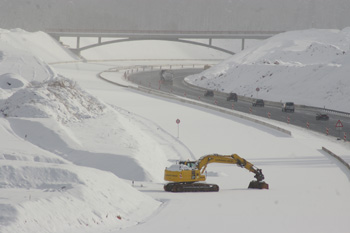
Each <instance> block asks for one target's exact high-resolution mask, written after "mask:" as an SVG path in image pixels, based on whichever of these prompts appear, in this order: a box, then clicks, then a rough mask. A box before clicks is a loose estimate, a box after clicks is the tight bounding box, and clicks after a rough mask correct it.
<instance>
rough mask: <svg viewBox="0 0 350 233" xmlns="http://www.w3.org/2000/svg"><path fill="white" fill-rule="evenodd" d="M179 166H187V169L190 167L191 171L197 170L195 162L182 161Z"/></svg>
mask: <svg viewBox="0 0 350 233" xmlns="http://www.w3.org/2000/svg"><path fill="white" fill-rule="evenodd" d="M179 164H183V165H186V166H187V167H189V168H191V169H195V168H196V162H195V161H180V162H179Z"/></svg>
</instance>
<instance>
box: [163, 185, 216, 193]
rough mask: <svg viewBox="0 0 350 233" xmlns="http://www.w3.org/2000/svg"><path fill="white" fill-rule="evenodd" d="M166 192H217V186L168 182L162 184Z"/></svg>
mask: <svg viewBox="0 0 350 233" xmlns="http://www.w3.org/2000/svg"><path fill="white" fill-rule="evenodd" d="M164 190H165V191H167V192H218V191H219V186H218V185H216V184H205V183H168V184H165V185H164Z"/></svg>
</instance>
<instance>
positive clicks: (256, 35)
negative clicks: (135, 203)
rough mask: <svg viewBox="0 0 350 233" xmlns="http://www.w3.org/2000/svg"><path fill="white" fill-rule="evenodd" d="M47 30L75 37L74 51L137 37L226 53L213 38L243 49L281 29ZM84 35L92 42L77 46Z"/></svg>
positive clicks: (53, 33) (62, 35)
mask: <svg viewBox="0 0 350 233" xmlns="http://www.w3.org/2000/svg"><path fill="white" fill-rule="evenodd" d="M45 32H46V33H48V34H50V35H51V36H52V37H54V38H55V39H57V40H58V41H60V38H61V37H75V38H76V48H71V50H72V51H73V52H75V53H76V54H80V52H81V51H83V50H87V49H91V48H95V47H98V46H103V45H107V44H114V43H121V42H128V41H140V40H163V41H174V42H181V43H188V44H194V45H199V46H204V47H208V48H212V49H215V50H219V51H222V52H225V53H228V54H234V52H232V51H229V50H226V49H223V48H220V47H217V46H214V45H213V44H212V41H213V40H214V39H240V40H242V46H241V48H242V50H243V49H244V43H245V40H246V39H257V40H261V39H267V38H269V37H271V36H273V35H276V34H278V33H281V32H282V31H167V30H118V31H114V30H78V29H76V30H74V29H69V30H67V29H46V30H45ZM83 37H90V38H91V37H96V38H97V40H96V41H97V42H96V43H95V44H91V45H87V46H83V47H81V46H80V39H81V38H83ZM102 38H116V39H115V40H108V41H102ZM196 39H208V43H201V42H198V41H194V40H196Z"/></svg>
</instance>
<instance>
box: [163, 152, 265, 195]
mask: <svg viewBox="0 0 350 233" xmlns="http://www.w3.org/2000/svg"><path fill="white" fill-rule="evenodd" d="M209 163H227V164H236V165H237V166H239V167H242V168H245V169H247V170H249V171H250V172H253V173H254V174H255V176H254V177H255V178H256V180H253V181H251V182H250V183H249V186H248V188H252V189H269V185H268V184H267V183H265V182H264V181H263V180H264V179H265V177H264V175H263V173H262V171H261V169H258V168H257V167H255V166H254V165H253V164H251V163H250V162H248V161H247V160H245V159H243V158H241V157H239V156H238V155H237V154H232V155H218V154H211V155H205V156H202V157H201V158H200V159H198V160H197V161H180V162H179V163H177V164H174V165H171V166H170V167H168V168H165V172H164V180H166V181H170V183H167V184H165V185H164V190H165V191H168V192H217V191H219V186H218V185H216V184H207V183H201V182H198V181H205V179H206V176H205V175H204V172H205V169H206V168H207V166H208V164H209Z"/></svg>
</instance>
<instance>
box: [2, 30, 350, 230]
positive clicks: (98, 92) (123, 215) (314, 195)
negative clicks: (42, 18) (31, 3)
mask: <svg viewBox="0 0 350 233" xmlns="http://www.w3.org/2000/svg"><path fill="white" fill-rule="evenodd" d="M304 33H306V32H304ZM301 34H302V33H301ZM306 34H307V33H306ZM9 38H16V39H13V40H12V39H9ZM12 41H15V43H12ZM281 43H283V42H281ZM31 44H33V46H29V45H31ZM34 44H36V45H40V46H37V49H35V46H34ZM44 45H48V46H49V48H50V49H48V48H46V47H45V46H44ZM41 46H43V48H41ZM169 46H172V45H171V44H169ZM29 48H30V49H29ZM181 48H182V47H179V49H181ZM134 49H135V50H136V49H138V48H135V47H134ZM172 49H174V48H172ZM129 50H131V51H133V53H135V54H136V53H137V52H140V51H139V50H136V51H135V50H133V49H132V47H130V48H129ZM0 51H1V61H0V75H1V77H0V85H1V86H0V87H1V88H0V94H1V95H0V97H1V101H0V111H1V113H2V117H1V118H0V139H1V142H2V143H1V153H0V232H2V233H7V232H161V231H162V232H163V231H164V232H178V231H182V232H199V231H200V232H213V231H215V232H232V231H234V230H236V231H240V232H242V231H244V232H257V231H260V232H348V229H349V223H348V219H349V217H350V213H349V211H348V210H349V209H350V202H349V201H348V197H349V195H350V183H349V181H350V172H349V171H348V170H346V168H345V167H344V166H342V165H341V164H340V163H339V162H337V161H335V160H334V159H332V158H331V157H329V156H328V155H327V154H326V153H325V152H323V151H322V150H321V148H322V146H324V147H327V148H328V149H330V150H331V151H333V152H334V153H336V154H338V155H339V156H341V157H342V158H343V159H345V160H346V161H348V162H349V161H350V156H349V151H350V146H349V144H348V143H345V142H342V141H336V140H334V139H333V138H327V137H326V136H323V135H320V134H317V133H313V132H310V131H307V130H305V129H300V128H298V127H294V126H290V125H286V124H283V123H279V122H273V121H271V122H270V123H273V124H276V125H278V126H281V127H283V128H286V129H288V130H291V131H292V136H288V135H284V134H283V133H280V132H277V131H274V130H272V129H269V128H266V127H264V126H261V125H258V124H255V123H252V122H250V121H246V120H243V119H238V118H235V117H231V116H227V115H224V114H221V113H218V112H215V111H212V110H207V109H204V108H201V107H196V106H193V105H189V104H183V103H180V102H176V101H173V100H167V99H164V98H160V97H154V96H151V95H148V94H142V93H139V92H136V91H132V90H129V89H127V88H123V87H119V86H114V85H111V84H110V83H108V82H105V81H103V80H101V79H99V78H98V77H97V76H96V74H97V73H99V72H100V71H102V70H106V69H108V68H112V67H115V66H124V65H131V64H141V63H143V61H131V60H129V61H124V62H123V61H118V62H109V63H107V62H106V63H73V64H55V65H52V66H50V65H47V63H56V62H60V61H68V60H71V61H76V60H77V59H78V58H76V57H74V55H72V54H71V53H69V52H68V51H66V50H65V49H63V48H61V47H60V45H59V44H58V43H55V42H53V41H52V39H51V38H49V37H47V36H46V35H45V34H43V33H27V32H24V31H21V30H15V31H6V30H2V31H1V39H0ZM202 52H203V51H202ZM204 52H205V51H204ZM89 53H90V56H91V57H93V56H92V51H89ZM102 54H103V53H102ZM83 55H84V54H83ZM178 55H179V57H176V58H180V59H183V61H184V62H186V61H185V60H191V59H192V57H191V54H178ZM180 55H181V56H180ZM100 56H101V53H99V52H97V53H96V59H99V58H100V59H103V58H105V57H100ZM119 56H121V55H119ZM142 56H145V57H146V55H142ZM154 56H155V57H152V55H149V58H150V59H157V56H161V55H159V54H156V55H154ZM210 56H211V55H210ZM238 56H240V55H238ZM215 58H217V57H215ZM167 59H168V58H167ZM135 62H136V63H135ZM155 62H156V63H159V60H157V61H155ZM166 62H170V61H169V60H167V61H166ZM175 62H177V63H178V61H175ZM187 62H192V61H187ZM145 63H147V64H149V63H150V61H145ZM103 75H104V77H105V78H108V79H111V80H114V81H116V80H120V79H121V76H122V72H114V73H111V72H109V73H103ZM308 95H311V94H310V93H308ZM344 99H345V97H344ZM176 119H180V120H181V123H180V131H179V133H180V134H179V138H177V130H178V128H177V125H176V123H175V120H176ZM209 153H219V154H232V153H237V154H239V155H240V156H242V157H243V158H245V159H247V160H248V161H250V162H252V163H254V164H255V165H256V166H258V167H259V168H262V169H263V172H264V174H265V177H266V182H267V183H269V185H270V189H269V190H248V189H247V188H246V187H247V185H248V183H249V182H250V181H251V180H252V179H253V175H252V173H249V172H247V171H245V170H242V169H241V168H237V167H235V166H232V165H210V166H209V167H208V182H212V183H217V184H219V186H220V188H221V190H220V192H218V193H166V192H164V191H163V189H162V184H163V171H164V168H165V167H166V166H169V165H170V164H171V161H174V160H179V159H196V158H199V157H201V156H202V155H204V154H209ZM133 181H134V182H133Z"/></svg>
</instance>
